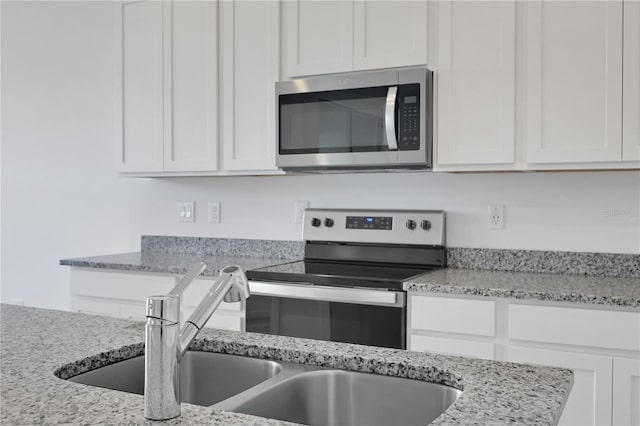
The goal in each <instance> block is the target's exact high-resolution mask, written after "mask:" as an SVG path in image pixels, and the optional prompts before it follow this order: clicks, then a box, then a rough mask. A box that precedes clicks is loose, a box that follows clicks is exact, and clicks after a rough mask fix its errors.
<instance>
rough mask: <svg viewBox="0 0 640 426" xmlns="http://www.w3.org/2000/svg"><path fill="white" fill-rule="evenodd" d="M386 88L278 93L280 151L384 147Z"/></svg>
mask: <svg viewBox="0 0 640 426" xmlns="http://www.w3.org/2000/svg"><path fill="white" fill-rule="evenodd" d="M386 97H387V87H373V88H364V89H351V90H335V91H329V92H315V93H300V94H292V95H281V96H280V100H279V102H280V144H279V149H280V154H311V153H331V152H334V153H339V152H367V151H385V150H388V146H387V144H386V140H385V136H384V114H385V104H386Z"/></svg>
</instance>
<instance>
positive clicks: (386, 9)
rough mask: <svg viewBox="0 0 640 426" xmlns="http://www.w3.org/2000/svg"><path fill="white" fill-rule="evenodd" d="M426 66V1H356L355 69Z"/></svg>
mask: <svg viewBox="0 0 640 426" xmlns="http://www.w3.org/2000/svg"><path fill="white" fill-rule="evenodd" d="M426 63H427V1H426V0H412V1H399V0H395V1H380V0H356V1H355V6H354V58H353V68H354V69H355V70H365V69H372V68H388V67H400V66H407V65H420V64H423V65H426Z"/></svg>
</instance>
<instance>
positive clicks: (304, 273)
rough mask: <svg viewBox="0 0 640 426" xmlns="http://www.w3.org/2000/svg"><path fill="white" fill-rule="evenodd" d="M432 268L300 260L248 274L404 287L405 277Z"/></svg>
mask: <svg viewBox="0 0 640 426" xmlns="http://www.w3.org/2000/svg"><path fill="white" fill-rule="evenodd" d="M432 269H435V267H429V266H420V267H408V266H395V265H393V266H392V265H382V264H359V263H344V262H339V263H337V262H325V261H314V260H299V261H296V262H289V263H283V264H280V265H274V266H268V267H265V268H260V269H254V270H252V271H247V278H249V279H251V280H256V281H278V282H291V283H294V282H295V283H304V284H309V285H326V286H334V287H351V288H354V287H365V288H375V289H387V290H395V291H402V283H403V282H404V281H406V280H408V279H409V278H411V277H415V276H417V275H421V274H424V273H425V272H428V271H430V270H432Z"/></svg>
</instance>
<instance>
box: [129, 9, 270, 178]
mask: <svg viewBox="0 0 640 426" xmlns="http://www.w3.org/2000/svg"><path fill="white" fill-rule="evenodd" d="M118 8H119V9H118V16H117V19H116V22H117V37H118V38H119V40H118V42H119V44H120V45H121V46H122V55H121V61H122V62H121V63H119V64H118V65H117V72H118V74H119V75H120V78H119V79H118V80H119V81H121V82H122V88H121V89H120V90H119V91H118V92H119V93H120V94H121V99H119V102H118V104H119V105H121V108H122V110H121V114H120V113H119V114H118V117H119V118H121V121H119V123H118V130H117V135H116V146H117V155H118V159H117V163H118V169H119V171H120V172H123V173H128V174H130V175H135V176H202V175H211V176H216V175H233V174H274V173H278V172H279V171H278V170H277V168H276V167H275V145H276V144H275V133H276V131H275V82H276V81H277V80H278V76H279V64H280V56H279V53H280V52H279V47H280V28H279V24H280V2H278V1H231V0H226V1H224V2H218V1H215V0H211V1H137V2H123V3H120V4H119V6H118ZM219 39H220V40H219ZM219 46H220V47H219ZM219 58H220V62H221V63H220V64H218V60H219ZM219 116H220V120H221V121H220V123H219V121H218V120H219ZM220 163H222V164H220ZM220 166H222V167H220Z"/></svg>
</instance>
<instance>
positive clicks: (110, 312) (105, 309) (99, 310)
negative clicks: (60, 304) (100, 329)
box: [71, 298, 120, 317]
mask: <svg viewBox="0 0 640 426" xmlns="http://www.w3.org/2000/svg"><path fill="white" fill-rule="evenodd" d="M71 303H72V308H71V310H72V311H74V312H79V313H81V314H91V315H104V316H108V317H119V316H120V305H119V304H118V303H115V302H113V303H112V302H102V301H99V300H87V299H82V298H75V299H72V302H71Z"/></svg>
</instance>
